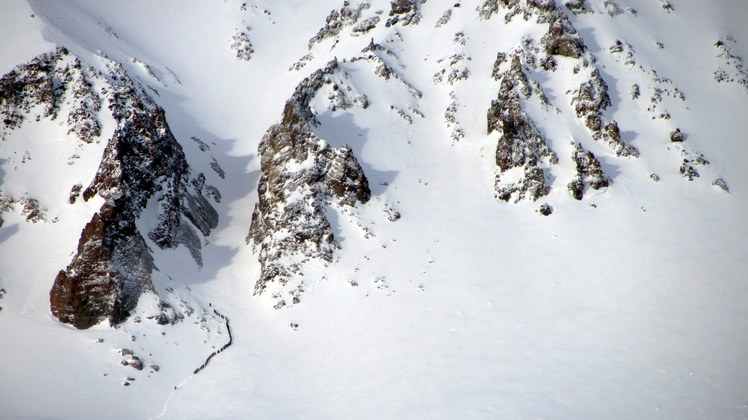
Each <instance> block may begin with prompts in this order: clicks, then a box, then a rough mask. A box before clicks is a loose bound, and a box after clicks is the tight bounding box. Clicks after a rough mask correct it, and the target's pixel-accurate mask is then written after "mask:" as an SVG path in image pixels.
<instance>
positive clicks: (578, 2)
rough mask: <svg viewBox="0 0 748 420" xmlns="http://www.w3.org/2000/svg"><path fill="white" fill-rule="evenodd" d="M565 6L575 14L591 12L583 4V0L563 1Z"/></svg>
mask: <svg viewBox="0 0 748 420" xmlns="http://www.w3.org/2000/svg"><path fill="white" fill-rule="evenodd" d="M565 6H566V8H567V9H569V10H571V12H572V13H574V14H575V15H578V14H581V13H592V10H590V9H589V8H588V7H587V5H586V4H585V0H569V1H567V2H566V3H565Z"/></svg>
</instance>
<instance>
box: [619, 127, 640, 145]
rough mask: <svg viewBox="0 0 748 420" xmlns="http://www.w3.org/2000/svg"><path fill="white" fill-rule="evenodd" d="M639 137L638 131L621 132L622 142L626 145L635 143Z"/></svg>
mask: <svg viewBox="0 0 748 420" xmlns="http://www.w3.org/2000/svg"><path fill="white" fill-rule="evenodd" d="M637 137H638V134H637V132H636V131H631V130H623V131H621V140H623V142H624V143H626V144H631V143H633V142H634V140H636V138H637Z"/></svg>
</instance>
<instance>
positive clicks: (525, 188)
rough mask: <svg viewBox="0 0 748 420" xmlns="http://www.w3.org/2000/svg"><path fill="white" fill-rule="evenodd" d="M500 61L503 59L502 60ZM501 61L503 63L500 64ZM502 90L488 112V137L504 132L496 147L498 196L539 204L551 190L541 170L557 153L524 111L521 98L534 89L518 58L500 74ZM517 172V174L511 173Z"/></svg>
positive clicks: (514, 58) (556, 159)
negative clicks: (490, 134) (535, 201)
mask: <svg viewBox="0 0 748 420" xmlns="http://www.w3.org/2000/svg"><path fill="white" fill-rule="evenodd" d="M499 58H501V56H499ZM499 61H501V60H499ZM501 67H502V63H499V65H498V66H496V67H495V69H496V70H497V71H495V73H498V75H497V78H498V79H499V80H500V81H501V89H500V90H499V95H498V98H497V99H496V100H494V101H493V102H491V107H490V108H489V109H488V116H487V122H488V127H487V131H488V133H491V132H492V131H494V130H498V131H499V132H501V137H500V138H499V142H498V144H497V146H496V165H497V166H498V168H499V174H498V175H497V176H496V183H495V189H496V195H497V197H498V198H499V199H500V200H502V201H509V200H510V199H512V200H514V201H515V202H516V201H519V200H521V199H525V198H526V199H529V200H533V201H534V200H537V199H538V198H539V197H542V196H545V195H547V194H548V192H549V190H550V187H549V186H548V184H547V182H546V175H545V172H544V170H543V169H542V167H541V166H544V165H551V164H555V163H556V162H557V161H558V158H557V157H556V155H555V153H553V151H552V150H551V149H550V148H549V147H548V145H547V143H546V141H545V138H543V136H542V135H541V134H540V132H539V131H538V129H537V127H536V126H535V123H534V122H533V121H532V119H531V118H530V117H529V116H528V115H527V113H525V112H524V111H523V110H522V106H521V104H520V94H522V95H524V96H525V97H528V96H530V95H531V94H532V88H531V86H530V84H529V82H528V80H527V76H526V75H525V73H524V72H523V71H522V63H521V59H520V56H519V55H515V56H513V58H512V60H511V63H509V65H508V67H509V68H508V69H507V70H506V71H504V72H500V71H498V70H499V69H500V68H501ZM512 172H515V173H512Z"/></svg>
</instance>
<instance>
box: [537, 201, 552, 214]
mask: <svg viewBox="0 0 748 420" xmlns="http://www.w3.org/2000/svg"><path fill="white" fill-rule="evenodd" d="M538 212H539V213H540V214H542V215H543V216H549V215H550V214H551V213H553V208H552V207H551V206H550V205H548V203H543V204H541V205H540V208H539V209H538Z"/></svg>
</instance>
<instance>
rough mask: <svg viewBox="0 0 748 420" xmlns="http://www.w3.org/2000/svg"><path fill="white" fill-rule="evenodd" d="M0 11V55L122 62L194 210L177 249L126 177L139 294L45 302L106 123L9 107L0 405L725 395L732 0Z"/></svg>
mask: <svg viewBox="0 0 748 420" xmlns="http://www.w3.org/2000/svg"><path fill="white" fill-rule="evenodd" d="M3 8H4V10H3V13H0V16H2V17H1V18H0V19H2V23H3V24H2V25H0V28H2V29H0V31H1V32H0V37H1V39H3V40H4V41H6V42H3V43H0V57H3V58H2V60H1V61H0V70H2V73H3V74H7V73H8V72H10V71H11V70H12V69H13V68H15V67H16V66H18V65H20V64H23V63H28V62H29V61H30V60H32V59H33V57H37V56H39V55H40V54H44V53H49V52H52V51H55V50H56V49H57V48H58V47H64V48H65V49H66V51H68V52H69V54H71V56H73V57H76V59H78V60H80V62H82V63H84V64H85V65H87V66H91V71H90V74H91V77H92V78H94V79H95V78H96V77H101V78H102V79H101V80H100V81H98V82H96V81H94V82H92V86H93V89H94V91H96V90H97V89H100V88H101V87H104V86H105V85H106V83H110V82H107V81H106V80H110V79H108V78H110V77H111V76H107V75H108V74H109V73H108V67H107V63H110V64H109V66H112V65H116V66H119V68H121V71H122V72H123V75H122V80H125V79H126V78H129V80H131V81H132V83H133V85H135V86H141V87H142V89H143V92H144V93H145V94H147V95H148V97H149V98H150V99H149V101H151V102H148V101H147V102H148V104H147V106H146V108H148V109H150V110H153V109H163V114H161V115H162V116H163V117H164V118H165V121H167V122H168V129H167V131H168V132H170V133H171V134H172V135H173V136H172V137H170V138H172V139H173V142H174V146H173V147H174V148H173V149H170V150H171V151H170V152H167V153H162V152H155V155H154V157H155V158H160V157H162V155H167V157H170V158H173V157H179V152H177V151H176V148H178V149H181V150H182V151H183V152H182V153H183V155H184V164H180V165H187V166H188V167H189V171H187V170H186V169H185V171H172V170H168V171H166V172H168V174H167V178H166V179H170V178H169V177H170V176H173V177H175V178H174V179H172V180H171V181H168V182H166V184H165V185H171V186H172V190H173V191H176V195H175V197H184V199H185V200H187V198H186V197H187V196H189V194H192V195H196V194H204V195H205V196H206V197H207V199H208V200H211V206H212V207H214V208H215V210H216V212H217V216H218V223H217V225H215V227H214V228H213V227H212V226H211V229H210V230H211V232H210V236H204V235H203V234H205V235H207V233H206V232H205V230H203V229H200V223H199V222H196V221H197V219H196V218H190V217H189V215H188V214H184V216H185V217H186V219H181V218H180V219H179V220H180V221H179V222H178V223H176V224H170V225H169V226H182V225H184V226H189V225H191V224H194V225H195V226H196V227H197V228H198V230H200V231H202V233H195V235H199V236H197V237H198V238H199V240H198V242H197V243H196V244H197V246H199V248H201V251H200V256H201V260H200V258H198V260H197V261H196V259H195V258H194V257H195V255H196V254H195V253H194V252H192V253H191V252H190V249H189V248H188V247H186V246H184V243H185V241H181V242H180V241H176V242H173V243H171V244H170V245H168V246H161V245H162V244H161V243H160V242H159V240H158V238H157V237H151V235H149V234H148V233H149V232H154V231H155V230H154V229H157V227H158V226H159V221H160V220H164V219H163V218H161V219H160V218H159V214H164V210H163V209H161V208H159V206H158V205H157V202H156V200H155V199H152V200H149V201H148V204H147V205H144V206H141V208H142V209H141V210H138V212H139V213H138V216H137V221H136V222H135V225H136V228H137V231H138V232H140V237H141V239H142V241H143V243H144V244H145V248H144V249H147V250H148V251H147V252H148V255H150V257H151V258H152V261H153V264H154V268H153V270H152V272H151V282H152V288H153V291H154V293H153V294H152V295H148V296H150V297H147V298H141V299H140V301H139V303H138V306H137V307H136V308H134V309H133V311H132V313H133V315H132V316H130V317H129V318H127V319H126V320H122V321H123V322H121V323H119V324H118V326H117V327H116V328H111V327H110V326H109V325H108V323H100V324H98V325H95V326H93V327H91V328H90V329H88V330H83V331H79V330H76V329H73V328H69V327H66V326H64V325H62V324H60V323H58V322H57V320H56V319H55V318H53V317H52V316H51V312H50V301H49V296H50V290H51V289H52V288H53V286H54V283H55V276H56V275H57V273H58V272H59V271H60V270H63V269H65V267H67V266H68V264H70V262H71V261H72V260H73V259H74V257H75V254H76V247H77V246H78V239H79V238H80V235H81V232H82V231H83V230H84V229H85V226H86V225H87V223H89V222H90V221H92V218H93V219H95V216H94V215H95V214H97V213H99V214H100V213H101V208H102V205H105V204H104V203H105V199H106V198H107V197H104V196H102V197H93V195H92V197H93V198H91V200H90V201H85V200H83V199H82V198H76V200H74V203H72V204H71V203H70V201H71V187H72V186H74V185H78V184H80V185H81V191H82V190H83V189H85V188H86V187H88V186H89V185H91V184H92V182H93V181H94V180H95V179H96V178H97V171H99V168H100V166H101V164H102V156H106V153H107V152H106V148H107V147H109V146H107V144H106V142H107V140H109V138H111V135H110V133H114V132H115V131H116V130H117V127H118V124H119V123H120V120H118V118H117V116H116V113H110V112H108V111H109V110H108V108H107V106H106V104H107V102H102V104H103V106H102V108H101V111H97V112H98V114H97V115H98V116H99V118H98V121H99V124H100V130H101V133H102V135H101V136H100V139H101V141H98V142H97V141H93V142H90V143H87V142H85V141H81V140H79V139H78V137H80V136H78V135H77V134H76V132H75V131H73V132H71V131H70V127H69V126H68V125H67V124H68V123H67V122H66V121H63V119H64V118H60V117H58V118H57V119H52V118H50V116H45V115H43V113H42V115H41V116H40V118H39V121H36V120H35V118H34V116H33V115H32V114H29V115H31V117H30V118H29V117H26V118H25V121H24V122H23V124H22V125H21V126H19V127H18V128H12V129H9V128H7V127H6V126H7V125H8V124H7V123H6V126H4V132H3V133H4V134H3V140H2V143H0V153H1V154H0V159H2V160H0V162H1V166H0V183H1V186H0V189H2V191H3V193H4V194H6V195H7V196H8V197H10V198H12V203H11V202H9V203H10V204H8V205H7V206H6V208H4V209H3V210H2V218H3V221H4V222H3V225H2V227H0V288H2V289H3V290H4V292H3V294H2V296H3V297H2V299H0V306H2V307H3V310H2V311H0V332H2V335H3V337H4V338H5V340H6V342H7V343H10V344H8V345H6V346H5V348H4V354H5V356H6V360H7V361H8V366H9V369H7V372H5V373H4V375H3V379H2V380H0V395H2V396H0V406H3V407H8V409H7V410H6V411H5V412H6V413H8V415H9V416H11V417H49V416H57V417H65V418H72V417H75V418H81V417H91V418H100V417H101V416H102V415H105V413H112V412H115V413H118V417H125V418H151V417H157V416H160V417H162V418H201V417H224V418H244V417H247V416H253V417H261V418H268V417H269V418H281V417H314V418H329V417H367V418H381V417H439V418H453V417H464V416H471V417H502V418H504V417H509V418H527V417H551V418H559V417H560V418H579V417H606V418H610V417H612V418H630V417H631V415H632V413H636V415H637V416H642V417H646V418H672V417H679V418H703V417H721V418H722V417H726V418H741V417H744V416H745V415H746V404H748V401H746V400H745V395H746V390H748V382H746V379H745V378H746V377H748V375H746V372H745V367H744V363H743V362H744V360H743V359H744V357H743V355H744V354H746V352H748V340H747V339H746V338H745V337H748V335H746V332H748V323H747V322H746V321H745V320H746V319H748V318H747V317H746V307H745V305H744V302H745V298H746V296H748V283H746V281H745V279H748V263H747V262H746V261H748V259H747V258H746V257H748V255H747V254H748V248H746V246H745V245H744V244H743V242H744V241H743V238H744V237H745V236H746V234H748V225H747V224H746V222H745V221H744V220H743V215H744V209H745V208H746V205H748V199H747V198H746V197H748V183H747V182H746V181H745V180H746V179H748V177H747V175H748V173H746V169H745V164H744V162H743V161H744V159H745V157H746V156H748V146H746V143H745V142H744V141H743V140H744V138H745V133H746V132H748V122H746V120H745V118H744V117H743V115H744V114H745V111H746V110H747V109H748V90H746V89H745V80H748V78H747V76H746V73H745V70H744V69H743V67H742V59H740V57H743V56H745V54H746V53H748V47H747V46H748V38H745V36H743V33H744V31H741V28H742V21H743V20H744V19H746V18H748V8H746V7H745V6H744V5H743V4H742V2H740V1H729V2H723V3H720V5H719V6H715V5H702V4H698V3H694V2H686V1H675V0H673V1H670V2H666V1H656V2H651V1H643V0H640V1H635V0H632V1H629V2H626V3H624V2H623V1H616V2H614V1H602V0H600V1H598V0H586V1H569V2H560V1H559V2H555V3H554V2H553V1H538V0H527V1H524V0H512V1H504V0H502V1H498V0H495V1H492V0H487V1H472V2H459V3H455V2H444V1H437V0H428V1H418V0H413V1H400V0H397V1H393V2H389V1H371V2H363V1H345V2H344V1H342V0H341V1H337V0H330V1H322V2H299V1H290V2H269V1H268V2H265V1H260V0H257V1H254V2H246V3H245V2H238V1H237V2H224V3H221V4H219V5H207V4H206V5H202V6H193V7H184V6H183V5H181V3H178V2H163V3H160V4H159V5H151V4H149V3H146V2H139V1H138V2H127V3H107V4H99V3H93V2H88V1H71V2H65V3H64V4H63V3H59V4H58V3H49V2H37V1H31V2H30V5H26V4H24V3H20V2H19V3H12V4H10V3H9V4H8V5H6V6H3ZM32 15H33V17H32ZM164 16H168V18H163V17H164ZM691 28H698V30H691ZM112 63H113V64H112ZM97 72H98V73H97ZM94 74H100V75H99V76H94ZM92 80H93V79H92ZM96 80H98V79H96ZM111 89H112V87H109V88H108V90H111ZM110 94H111V93H110ZM289 101H290V102H289ZM63 102H64V101H63ZM77 103H78V102H76V101H70V102H69V103H61V105H60V111H59V113H60V115H63V116H67V115H68V113H70V112H73V111H74V110H75V109H77V108H76V104H77ZM287 104H290V105H287ZM289 107H290V108H289ZM126 108H127V107H126ZM292 110H293V112H291V111H292ZM291 120H293V121H295V122H296V123H297V124H300V126H303V127H301V128H299V127H300V126H294V124H291V123H292V121H291ZM157 128H158V127H157ZM162 128H163V127H162ZM167 137H168V136H167ZM263 139H265V140H263ZM281 140H282V141H281ZM169 141H170V142H171V141H172V140H169ZM138 144H141V142H140V141H138ZM170 144H171V143H170ZM137 160H138V161H141V160H142V159H141V158H138V159H137ZM70 162H72V163H70ZM156 166H157V165H156ZM178 166H179V165H178ZM187 166H180V167H182V168H186V167H187ZM149 172H152V173H153V175H163V174H161V173H159V171H158V170H155V169H154V170H149ZM199 174H202V178H201V177H200V176H199ZM161 179H163V178H161ZM193 181H194V182H193ZM208 187H212V189H209V188H208ZM258 188H259V190H258ZM162 191H164V190H162ZM167 192H168V189H167ZM155 194H156V195H158V194H161V192H158V193H155ZM164 194H166V192H164ZM185 194H187V195H185ZM154 197H155V196H154ZM256 206H257V208H258V209H259V210H257V211H255V216H253V209H255V208H256ZM178 207H179V208H180V209H182V208H185V207H189V206H188V205H186V204H180V205H179V206H178ZM541 211H542V212H543V213H550V214H549V215H547V216H544V215H542V214H541V213H540V212H541ZM166 213H169V212H166ZM180 217H181V216H180ZM253 219H254V220H261V221H262V222H253ZM34 221H36V222H35V223H34ZM279 221H281V222H279ZM92 223H93V222H92ZM318 227H321V228H322V229H321V230H317V228H318ZM248 232H249V233H250V237H249V238H248V239H251V240H252V241H251V242H253V243H254V244H255V245H256V246H255V247H254V251H253V246H252V243H250V244H247V243H246V242H245V238H247V233H248ZM320 232H322V233H324V235H322V236H319V235H317V234H318V233H320ZM177 236H178V235H177ZM318 236H319V237H318ZM186 242H188V243H193V244H195V242H194V241H193V240H190V241H186ZM177 243H181V245H178V244H177ZM320 243H322V247H321V248H319V249H316V248H315V246H318V245H319V244H320ZM315 244H316V245H315ZM194 248H195V247H193V251H194ZM32 250H33V251H32ZM309 250H314V252H311V251H309ZM255 251H256V253H255ZM307 251H309V252H307ZM317 251H319V252H317ZM32 252H33V253H32ZM80 255H81V254H79V256H80ZM198 262H201V263H202V265H200V264H199V263H198ZM32 264H33V267H34V269H33V270H31V269H30V267H31V266H32ZM126 267H132V265H131V264H127V265H126ZM269 267H271V268H272V267H277V268H278V270H275V269H268V268H269ZM283 270H287V271H286V272H285V274H283V275H281V276H278V275H277V273H278V272H281V273H283V272H284V271H283ZM125 271H126V272H127V273H130V272H131V271H132V269H131V268H126V269H125ZM289 273H290V274H289ZM284 276H285V277H284ZM156 296H157V297H156ZM159 302H163V303H166V304H168V305H169V306H170V307H171V311H172V312H169V313H173V314H174V315H173V316H174V317H175V319H176V320H177V321H176V322H174V323H173V325H171V323H170V322H167V323H166V324H168V325H162V324H160V323H159V322H158V321H159V317H158V316H156V317H154V318H153V319H149V318H148V317H149V316H153V315H155V314H158V313H159V311H161V310H162V309H163V306H162V305H160V303H159ZM281 302H282V303H283V304H281ZM275 308H279V309H275ZM215 310H217V312H215ZM222 315H225V316H226V317H227V318H228V319H230V325H231V330H230V333H231V337H232V340H231V341H229V330H228V324H227V323H226V322H225V319H224V318H222ZM119 321H120V320H119V319H118V322H119ZM115 324H117V323H115ZM227 343H230V344H231V345H230V347H225V345H226V344H227ZM219 349H221V350H223V349H225V351H221V352H220V354H218V353H216V356H215V357H212V358H211V359H209V360H210V363H209V364H208V365H207V366H206V367H205V368H204V369H202V370H200V371H199V372H198V373H197V374H193V372H194V371H195V369H196V368H198V367H201V366H203V365H204V363H205V361H206V358H207V357H208V356H209V355H211V354H213V353H215V352H217V351H218V350H219ZM69 361H77V363H75V364H71V363H69ZM138 362H140V364H141V365H142V366H141V367H143V369H142V370H139V369H138V368H137V366H138ZM156 365H157V366H158V368H153V367H152V366H156ZM71 378H75V386H74V387H71V386H70V383H71ZM130 378H132V379H130ZM125 383H127V386H126V387H125V386H123V384H125ZM175 387H176V388H175ZM83 405H86V406H88V407H90V409H89V410H88V411H87V412H86V413H80V410H79V407H81V406H83Z"/></svg>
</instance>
